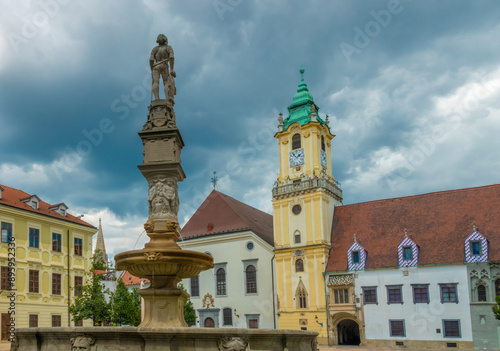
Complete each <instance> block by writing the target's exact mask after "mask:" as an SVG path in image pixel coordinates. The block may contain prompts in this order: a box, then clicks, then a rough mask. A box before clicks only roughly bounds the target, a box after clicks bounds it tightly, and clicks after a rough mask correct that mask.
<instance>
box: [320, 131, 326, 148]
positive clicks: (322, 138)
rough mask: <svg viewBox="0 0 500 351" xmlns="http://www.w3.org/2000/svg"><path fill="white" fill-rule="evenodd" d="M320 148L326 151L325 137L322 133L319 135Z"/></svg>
mask: <svg viewBox="0 0 500 351" xmlns="http://www.w3.org/2000/svg"><path fill="white" fill-rule="evenodd" d="M321 150H323V151H326V148H325V137H324V136H323V135H322V136H321Z"/></svg>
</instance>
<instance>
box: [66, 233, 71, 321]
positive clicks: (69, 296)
mask: <svg viewBox="0 0 500 351" xmlns="http://www.w3.org/2000/svg"><path fill="white" fill-rule="evenodd" d="M67 233H68V235H67V236H66V237H67V241H68V243H67V246H68V327H71V315H70V313H69V307H70V306H71V283H70V280H71V279H70V272H69V263H70V261H69V229H68V230H67Z"/></svg>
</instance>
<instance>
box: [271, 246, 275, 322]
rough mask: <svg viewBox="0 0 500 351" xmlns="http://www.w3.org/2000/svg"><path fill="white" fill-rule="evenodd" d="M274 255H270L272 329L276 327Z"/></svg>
mask: <svg viewBox="0 0 500 351" xmlns="http://www.w3.org/2000/svg"><path fill="white" fill-rule="evenodd" d="M274 257H275V255H273V257H271V281H272V289H273V322H274V329H276V305H275V302H274V298H275V295H276V294H275V291H274V265H273V260H274Z"/></svg>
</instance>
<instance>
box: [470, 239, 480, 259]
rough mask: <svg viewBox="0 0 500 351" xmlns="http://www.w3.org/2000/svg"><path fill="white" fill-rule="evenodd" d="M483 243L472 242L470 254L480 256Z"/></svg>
mask: <svg viewBox="0 0 500 351" xmlns="http://www.w3.org/2000/svg"><path fill="white" fill-rule="evenodd" d="M481 251H482V250H481V242H480V241H471V242H470V252H471V254H472V255H473V256H480V255H481V254H482V252H481Z"/></svg>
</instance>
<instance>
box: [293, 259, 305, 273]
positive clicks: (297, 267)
mask: <svg viewBox="0 0 500 351" xmlns="http://www.w3.org/2000/svg"><path fill="white" fill-rule="evenodd" d="M303 271H304V261H302V259H300V258H299V259H298V260H297V261H295V272H303Z"/></svg>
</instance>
